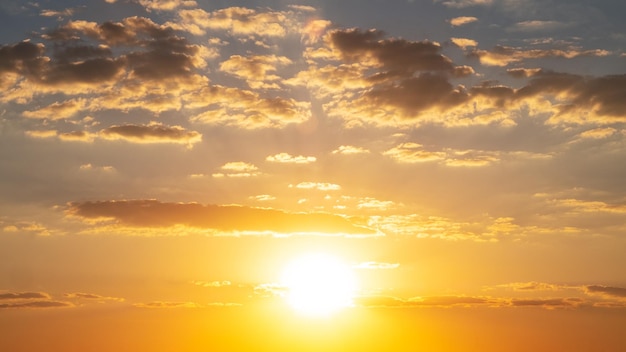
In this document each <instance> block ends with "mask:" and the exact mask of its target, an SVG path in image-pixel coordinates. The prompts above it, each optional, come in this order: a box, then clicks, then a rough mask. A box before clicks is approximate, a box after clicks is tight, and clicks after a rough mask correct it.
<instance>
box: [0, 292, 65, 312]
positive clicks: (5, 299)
mask: <svg viewBox="0 0 626 352" xmlns="http://www.w3.org/2000/svg"><path fill="white" fill-rule="evenodd" d="M72 306H73V304H71V303H69V302H62V301H55V300H52V298H51V297H50V295H49V294H48V293H45V292H0V309H4V308H33V309H34V308H65V307H72Z"/></svg>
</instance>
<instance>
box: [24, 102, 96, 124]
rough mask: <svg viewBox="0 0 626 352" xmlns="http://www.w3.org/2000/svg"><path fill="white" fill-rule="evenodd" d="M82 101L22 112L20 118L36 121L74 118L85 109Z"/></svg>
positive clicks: (53, 104)
mask: <svg viewBox="0 0 626 352" xmlns="http://www.w3.org/2000/svg"><path fill="white" fill-rule="evenodd" d="M85 105H86V101H85V100H84V99H71V100H66V101H64V102H55V103H52V104H51V105H48V106H46V107H43V108H41V109H38V110H33V111H24V112H23V113H22V116H24V117H28V118H37V119H50V120H60V119H66V118H69V117H72V116H74V115H75V114H76V113H78V112H79V111H81V110H83V109H84V108H85Z"/></svg>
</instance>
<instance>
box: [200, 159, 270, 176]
mask: <svg viewBox="0 0 626 352" xmlns="http://www.w3.org/2000/svg"><path fill="white" fill-rule="evenodd" d="M220 170H222V172H217V173H214V174H213V175H212V176H213V177H218V178H220V177H255V176H259V175H260V174H261V173H260V172H259V168H258V167H256V166H254V165H252V164H250V163H246V162H243V161H233V162H229V163H226V164H224V165H222V167H220Z"/></svg>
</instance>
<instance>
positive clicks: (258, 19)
mask: <svg viewBox="0 0 626 352" xmlns="http://www.w3.org/2000/svg"><path fill="white" fill-rule="evenodd" d="M178 16H179V22H176V23H170V25H171V26H172V27H174V28H176V29H181V30H186V31H189V32H190V33H193V34H196V35H203V34H205V33H206V31H207V30H214V31H217V30H221V31H227V32H228V33H230V34H232V35H236V36H245V37H247V36H262V37H284V36H285V35H286V34H287V32H288V31H290V30H291V29H292V27H290V21H289V18H290V17H292V16H289V13H287V12H279V11H267V12H257V11H256V10H253V9H248V8H244V7H228V8H224V9H219V10H215V11H213V12H207V11H205V10H202V9H191V10H180V11H178Z"/></svg>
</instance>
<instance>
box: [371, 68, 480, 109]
mask: <svg viewBox="0 0 626 352" xmlns="http://www.w3.org/2000/svg"><path fill="white" fill-rule="evenodd" d="M364 99H365V100H366V101H367V103H369V104H371V105H374V106H393V107H396V108H400V109H402V110H403V111H404V112H405V113H406V114H407V115H415V114H417V113H419V112H420V111H423V110H427V109H430V108H433V107H438V108H441V109H442V110H445V109H446V108H449V107H452V106H456V105H459V104H461V103H463V102H465V101H467V99H468V94H467V92H465V91H464V90H461V89H458V88H456V87H454V86H452V84H450V82H449V81H448V80H447V78H446V77H444V76H442V75H436V74H422V75H420V76H418V77H412V78H408V79H405V80H403V81H401V82H400V83H399V84H390V85H381V86H379V87H376V88H374V89H373V90H371V91H370V92H367V93H365V95H364Z"/></svg>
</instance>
